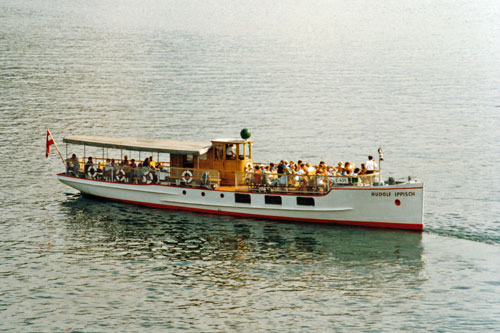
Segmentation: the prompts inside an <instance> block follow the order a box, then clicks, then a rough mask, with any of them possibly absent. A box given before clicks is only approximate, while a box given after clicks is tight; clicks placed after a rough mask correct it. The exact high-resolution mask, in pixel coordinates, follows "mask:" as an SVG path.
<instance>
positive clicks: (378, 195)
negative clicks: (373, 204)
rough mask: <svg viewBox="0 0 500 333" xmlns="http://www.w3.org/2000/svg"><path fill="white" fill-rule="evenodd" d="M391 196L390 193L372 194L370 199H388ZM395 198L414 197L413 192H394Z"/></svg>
mask: <svg viewBox="0 0 500 333" xmlns="http://www.w3.org/2000/svg"><path fill="white" fill-rule="evenodd" d="M390 196H392V192H385V191H384V192H382V191H380V192H372V197H390ZM394 196H395V197H414V196H415V192H413V191H406V192H394Z"/></svg>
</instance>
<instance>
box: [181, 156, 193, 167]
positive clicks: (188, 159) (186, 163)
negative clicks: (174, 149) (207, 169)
mask: <svg viewBox="0 0 500 333" xmlns="http://www.w3.org/2000/svg"><path fill="white" fill-rule="evenodd" d="M182 166H183V167H184V168H193V167H194V159H193V155H182Z"/></svg>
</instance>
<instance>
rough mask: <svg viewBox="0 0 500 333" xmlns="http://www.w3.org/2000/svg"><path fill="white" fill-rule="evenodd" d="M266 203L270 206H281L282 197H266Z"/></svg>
mask: <svg viewBox="0 0 500 333" xmlns="http://www.w3.org/2000/svg"><path fill="white" fill-rule="evenodd" d="M265 201H266V204H268V205H281V197H280V196H279V195H266V197H265Z"/></svg>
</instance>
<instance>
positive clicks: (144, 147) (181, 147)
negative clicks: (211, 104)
mask: <svg viewBox="0 0 500 333" xmlns="http://www.w3.org/2000/svg"><path fill="white" fill-rule="evenodd" d="M63 142H65V143H69V144H75V145H85V146H93V147H103V148H114V149H127V150H135V151H149V152H159V153H169V154H181V155H188V154H192V155H203V154H205V153H206V152H207V151H208V150H209V149H210V147H212V144H211V143H210V142H208V143H207V142H189V141H174V140H148V139H123V138H108V137H102V136H86V135H77V136H70V137H66V138H64V139H63Z"/></svg>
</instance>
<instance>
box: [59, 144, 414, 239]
mask: <svg viewBox="0 0 500 333" xmlns="http://www.w3.org/2000/svg"><path fill="white" fill-rule="evenodd" d="M242 137H243V136H242ZM64 142H65V143H66V144H73V145H80V146H83V151H84V154H83V157H80V158H79V159H76V157H75V158H73V159H72V160H71V159H68V168H67V170H66V172H65V173H60V174H58V178H59V180H60V181H61V182H63V183H64V184H66V185H69V186H71V187H73V188H75V189H77V190H79V191H81V192H82V193H85V194H89V195H93V196H97V197H100V198H105V199H108V200H114V201H119V202H125V203H134V204H140V205H144V206H149V207H156V208H167V209H181V210H188V211H196V212H204V213H212V214H221V215H233V216H240V217H259V218H266V219H277V220H290V221H300V222H305V223H333V224H346V225H357V226H371V227H384V228H398V229H412V230H422V228H423V183H418V182H405V183H400V184H392V185H384V184H383V183H380V182H374V179H376V177H378V175H377V173H376V172H375V173H372V174H365V175H363V176H337V175H324V174H322V175H316V174H315V173H311V174H307V173H306V174H285V173H281V174H264V173H259V172H258V171H257V170H256V169H258V168H257V166H256V163H254V162H253V160H252V143H253V142H252V141H250V140H249V139H248V138H243V139H234V140H233V139H217V140H213V141H212V142H210V143H203V142H202V143H200V142H179V141H165V140H139V139H115V138H105V137H88V136H72V137H67V138H65V139H64ZM87 147H99V148H102V157H96V156H95V155H94V156H93V159H92V160H89V159H88V158H87V157H88V155H87V154H86V149H87ZM110 150H111V151H112V152H113V150H114V152H115V153H116V156H115V158H116V159H117V161H123V160H124V159H125V156H124V153H123V152H124V151H126V152H130V153H131V152H132V151H134V152H136V155H137V157H136V158H137V161H138V162H139V163H140V164H142V165H141V166H140V167H139V166H137V165H136V164H135V162H134V163H132V164H130V163H128V162H127V161H128V160H127V161H125V162H122V163H121V164H120V163H116V164H113V163H111V162H110V161H109V157H110V156H109V151H110ZM66 151H68V149H66ZM141 153H142V157H144V155H145V154H147V155H146V156H149V155H155V154H156V161H154V160H153V158H152V157H153V156H151V158H150V159H146V158H144V159H143V158H142V157H141ZM160 154H161V155H162V156H160ZM165 155H168V158H165V159H163V158H162V157H164V156H165ZM86 160H87V162H85V161H86ZM162 160H164V161H162ZM254 166H255V170H254V169H253V167H254Z"/></svg>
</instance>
